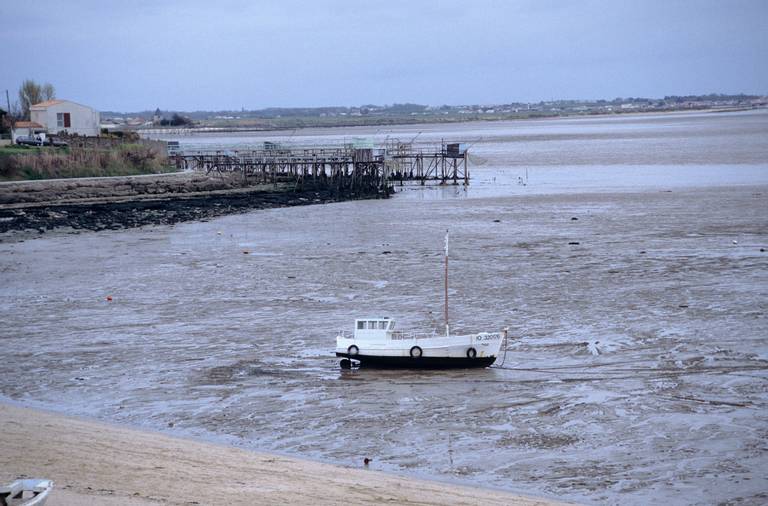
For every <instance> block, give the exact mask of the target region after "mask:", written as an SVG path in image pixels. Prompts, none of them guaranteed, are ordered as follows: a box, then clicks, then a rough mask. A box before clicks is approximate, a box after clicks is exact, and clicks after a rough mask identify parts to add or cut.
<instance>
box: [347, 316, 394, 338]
mask: <svg viewBox="0 0 768 506" xmlns="http://www.w3.org/2000/svg"><path fill="white" fill-rule="evenodd" d="M394 329H395V320H390V319H389V318H360V319H356V320H355V339H382V338H386V337H387V332H392V331H393V330H394Z"/></svg>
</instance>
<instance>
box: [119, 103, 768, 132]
mask: <svg viewBox="0 0 768 506" xmlns="http://www.w3.org/2000/svg"><path fill="white" fill-rule="evenodd" d="M758 110H768V109H766V108H764V107H729V108H701V109H691V108H686V109H682V108H681V109H669V110H667V109H665V110H658V111H655V110H645V111H614V112H610V113H608V112H606V113H591V114H540V115H528V116H525V115H521V116H489V117H476V116H473V117H469V118H462V117H457V116H451V117H450V118H441V117H440V116H437V115H435V116H425V117H423V118H422V117H414V118H407V119H406V118H381V120H380V121H359V122H352V121H350V122H342V121H339V122H329V123H322V122H317V123H316V124H303V123H302V120H301V119H297V120H296V123H295V124H293V123H288V124H285V125H264V126H256V125H254V126H227V125H223V126H215V125H200V126H191V127H190V126H186V127H151V128H145V129H142V128H138V129H135V130H132V131H135V132H137V133H138V134H139V135H141V136H142V137H151V138H154V136H156V135H206V134H227V133H261V132H282V131H292V130H307V129H313V128H328V129H334V128H354V127H382V128H383V127H395V126H411V125H429V124H434V125H450V124H464V123H475V122H503V121H543V120H555V119H577V118H613V117H621V116H630V117H637V116H647V115H667V114H695V113H713V114H714V113H726V112H746V111H758ZM147 134H149V135H147Z"/></svg>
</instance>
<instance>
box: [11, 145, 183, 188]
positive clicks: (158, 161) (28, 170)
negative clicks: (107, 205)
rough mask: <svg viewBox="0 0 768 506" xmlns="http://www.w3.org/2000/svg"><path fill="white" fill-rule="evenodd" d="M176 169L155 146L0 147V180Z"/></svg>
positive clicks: (153, 172)
mask: <svg viewBox="0 0 768 506" xmlns="http://www.w3.org/2000/svg"><path fill="white" fill-rule="evenodd" d="M172 170H175V169H173V168H171V167H170V166H169V164H168V157H167V155H166V153H165V152H164V151H163V150H162V149H159V148H158V147H157V146H154V145H147V144H141V143H135V144H134V143H126V144H117V145H115V146H110V147H108V148H91V147H88V148H84V147H78V146H71V147H65V148H54V147H35V146H23V147H22V146H5V147H2V148H0V181H20V180H35V179H58V178H78V177H99V176H129V175H137V174H160V173H163V172H169V171H172Z"/></svg>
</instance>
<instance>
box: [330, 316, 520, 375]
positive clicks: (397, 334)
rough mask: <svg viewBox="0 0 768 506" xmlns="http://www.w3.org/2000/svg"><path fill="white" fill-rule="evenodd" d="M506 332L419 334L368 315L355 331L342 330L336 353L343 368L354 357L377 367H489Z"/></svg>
mask: <svg viewBox="0 0 768 506" xmlns="http://www.w3.org/2000/svg"><path fill="white" fill-rule="evenodd" d="M504 334H505V335H506V330H505V331H504ZM505 335H502V333H500V332H480V333H479V334H467V335H461V336H457V335H449V334H446V335H444V336H442V335H438V334H437V333H434V334H419V333H416V332H403V331H399V330H395V321H394V320H391V319H389V318H366V319H358V320H355V331H354V333H352V334H349V333H347V332H343V331H342V332H340V333H339V335H338V336H337V337H336V356H337V357H344V360H342V361H341V362H342V363H341V366H342V367H343V368H349V367H351V366H352V363H351V362H350V361H351V360H356V361H359V362H360V365H366V366H374V367H406V368H414V369H419V368H423V369H449V368H469V367H488V366H489V365H491V364H493V362H494V361H495V360H496V357H497V356H498V355H499V349H500V348H501V342H502V339H503V337H505Z"/></svg>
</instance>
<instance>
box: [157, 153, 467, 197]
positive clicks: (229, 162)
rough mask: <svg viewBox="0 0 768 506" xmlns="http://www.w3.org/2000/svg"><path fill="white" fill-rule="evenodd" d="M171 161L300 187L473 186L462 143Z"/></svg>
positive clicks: (186, 156)
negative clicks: (412, 183) (429, 183)
mask: <svg viewBox="0 0 768 506" xmlns="http://www.w3.org/2000/svg"><path fill="white" fill-rule="evenodd" d="M170 158H171V160H172V161H174V163H175V164H176V167H177V169H179V170H194V171H201V172H205V173H206V174H210V173H222V174H223V173H240V174H242V176H243V178H244V179H246V180H249V181H253V182H260V183H264V184H269V183H272V184H275V185H277V183H278V182H295V184H296V187H297V188H301V187H303V185H304V184H305V183H312V184H318V183H326V184H330V186H331V187H338V188H339V189H340V190H341V189H347V190H349V189H351V190H355V189H359V188H362V187H369V188H370V187H374V186H375V187H376V188H378V189H379V190H386V189H388V188H390V187H391V186H392V185H393V184H401V185H402V184H404V183H405V182H417V183H419V184H421V185H424V184H427V183H428V182H435V183H439V184H455V185H457V184H464V185H468V184H469V164H468V152H467V149H466V147H465V146H464V145H463V144H459V143H452V144H442V145H440V146H418V147H416V146H414V145H413V144H410V143H409V144H403V143H397V144H388V145H385V146H384V147H379V148H374V147H369V146H364V147H360V145H355V144H345V145H341V146H314V147H306V146H287V145H281V144H275V143H270V142H264V143H263V145H260V146H256V147H245V148H239V149H223V148H218V149H216V148H203V149H201V148H192V149H190V148H186V149H181V148H179V149H178V151H176V152H175V153H173V154H171V155H170Z"/></svg>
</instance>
